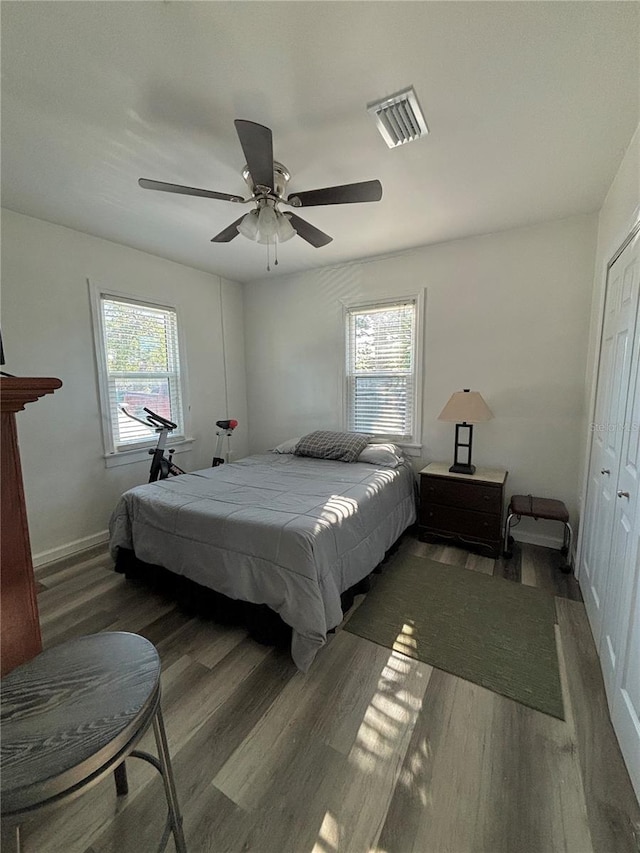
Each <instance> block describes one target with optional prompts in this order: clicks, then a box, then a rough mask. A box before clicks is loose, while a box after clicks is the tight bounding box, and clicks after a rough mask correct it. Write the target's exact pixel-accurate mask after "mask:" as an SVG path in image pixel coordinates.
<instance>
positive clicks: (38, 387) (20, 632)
mask: <svg viewBox="0 0 640 853" xmlns="http://www.w3.org/2000/svg"><path fill="white" fill-rule="evenodd" d="M61 385H62V382H61V381H60V380H59V379H43V378H40V377H37V378H31V377H22V376H2V377H0V403H1V410H2V411H1V417H2V433H1V437H0V441H1V451H0V452H1V458H0V466H1V470H2V485H1V500H2V514H1V536H2V559H1V561H0V610H1V613H0V620H1V622H2V675H3V676H4V675H6V673H8V672H10V671H11V670H12V669H13V668H14V667H16V666H18V665H19V664H21V663H24V662H25V661H28V660H30V659H31V658H32V657H34V656H35V655H37V654H38V652H39V651H41V649H42V641H41V638H40V624H39V621H38V605H37V603H36V589H35V580H34V577H33V564H32V562H31V545H30V543H29V528H28V525H27V511H26V507H25V501H24V488H23V484H22V467H21V465H20V450H19V448H18V435H17V431H16V412H19V411H20V410H21V409H24V407H25V406H26V405H27V403H33V402H35V401H36V400H38V399H39V398H40V397H43V396H44V395H45V394H52V393H53V392H54V391H55V390H56V389H57V388H60V386H61Z"/></svg>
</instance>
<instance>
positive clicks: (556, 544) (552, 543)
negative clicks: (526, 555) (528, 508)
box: [511, 528, 564, 551]
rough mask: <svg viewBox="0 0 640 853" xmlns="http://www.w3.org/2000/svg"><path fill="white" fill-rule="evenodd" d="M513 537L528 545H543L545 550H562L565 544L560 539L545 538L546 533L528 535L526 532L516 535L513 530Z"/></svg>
mask: <svg viewBox="0 0 640 853" xmlns="http://www.w3.org/2000/svg"><path fill="white" fill-rule="evenodd" d="M511 535H512V536H513V538H514V539H515V540H516V542H524V543H525V544H527V545H541V546H542V547H543V548H554V549H555V550H558V551H559V550H560V548H562V546H563V544H564V542H563V540H562V539H561V538H560V537H555V536H545V535H544V533H528V532H525V531H524V530H523V531H521V532H518V533H516V531H515V529H514V528H511Z"/></svg>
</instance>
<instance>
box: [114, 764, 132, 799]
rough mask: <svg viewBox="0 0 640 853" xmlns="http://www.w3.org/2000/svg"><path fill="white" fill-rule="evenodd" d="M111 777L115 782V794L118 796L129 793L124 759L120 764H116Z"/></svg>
mask: <svg viewBox="0 0 640 853" xmlns="http://www.w3.org/2000/svg"><path fill="white" fill-rule="evenodd" d="M113 778H114V779H115V782H116V794H117V795H118V796H119V797H124V796H126V794H128V793H129V782H128V781H127V768H126V767H125V763H124V761H123V762H122V764H118V766H117V767H116V769H115V770H114V771H113Z"/></svg>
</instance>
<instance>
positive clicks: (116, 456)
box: [104, 438, 195, 468]
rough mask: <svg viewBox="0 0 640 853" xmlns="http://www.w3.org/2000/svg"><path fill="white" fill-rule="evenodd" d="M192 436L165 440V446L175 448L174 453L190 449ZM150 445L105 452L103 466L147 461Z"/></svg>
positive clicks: (192, 440)
mask: <svg viewBox="0 0 640 853" xmlns="http://www.w3.org/2000/svg"><path fill="white" fill-rule="evenodd" d="M194 441H195V439H194V438H182V439H180V440H179V441H175V442H172V443H170V442H167V447H168V448H170V449H173V450H175V452H176V454H178V453H184V452H185V451H186V450H191V449H192V448H191V446H192V444H193V443H194ZM153 449H154V448H153V446H152V447H138V448H136V449H135V450H120V451H119V452H115V453H106V454H105V456H104V466H105V468H116V467H117V466H118V465H131V464H132V463H133V462H148V461H149V460H150V459H151V455H150V453H149V450H153Z"/></svg>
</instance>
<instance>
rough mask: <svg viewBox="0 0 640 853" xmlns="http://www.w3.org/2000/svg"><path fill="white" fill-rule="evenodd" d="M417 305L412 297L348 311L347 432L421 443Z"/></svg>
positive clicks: (415, 298)
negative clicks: (419, 441)
mask: <svg viewBox="0 0 640 853" xmlns="http://www.w3.org/2000/svg"><path fill="white" fill-rule="evenodd" d="M418 304H419V298H418V297H412V298H407V299H402V300H395V301H393V302H391V301H389V302H376V303H373V304H371V303H369V304H367V305H357V306H352V307H348V308H347V309H346V355H347V359H346V383H345V386H346V387H345V392H346V395H345V396H346V418H345V420H346V427H347V429H349V430H354V431H356V432H365V433H372V434H374V435H376V436H381V437H382V436H384V437H386V438H389V439H395V440H397V441H399V442H406V443H409V444H411V443H413V442H415V441H416V440H417V436H418V434H419V432H418V431H419V424H418V411H419V407H418V403H419V401H418V393H417V370H416V365H417V364H418V349H419V348H418V326H419V323H418V317H419V311H418Z"/></svg>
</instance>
